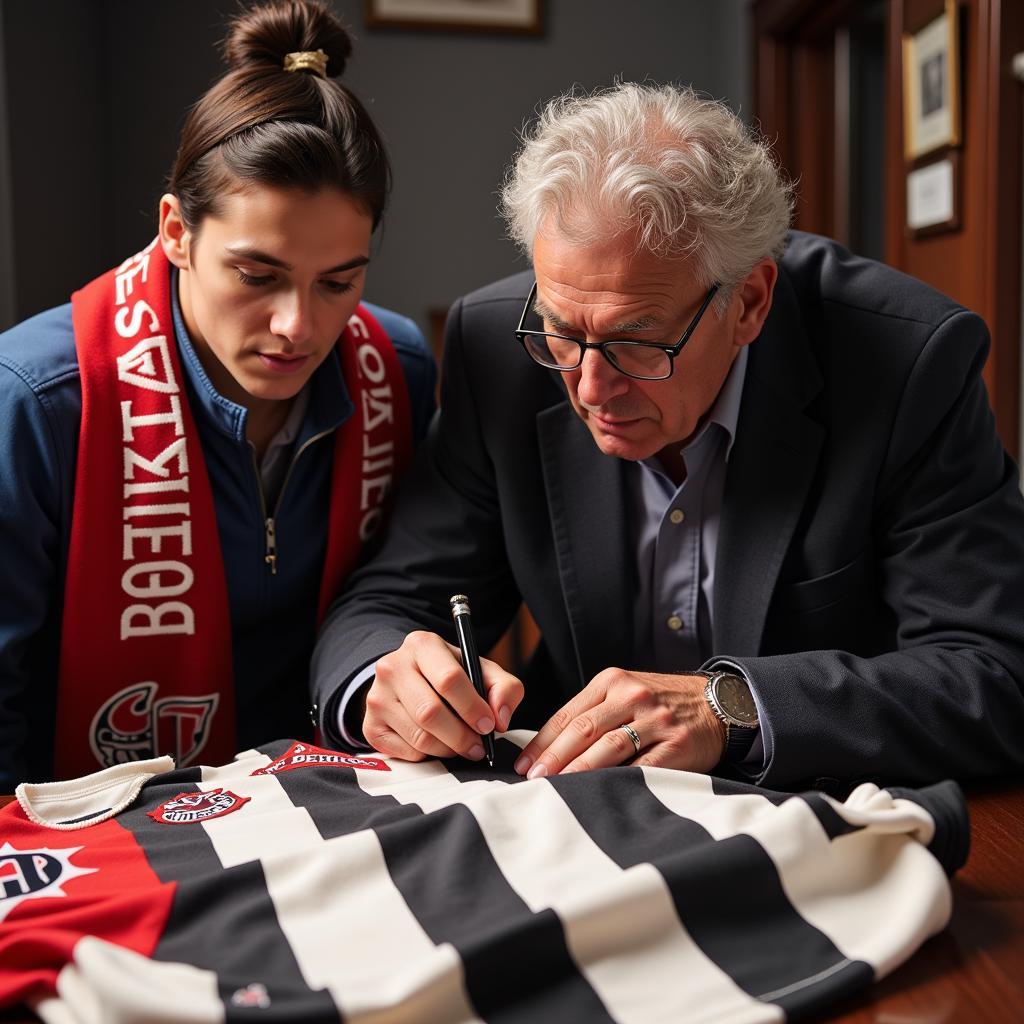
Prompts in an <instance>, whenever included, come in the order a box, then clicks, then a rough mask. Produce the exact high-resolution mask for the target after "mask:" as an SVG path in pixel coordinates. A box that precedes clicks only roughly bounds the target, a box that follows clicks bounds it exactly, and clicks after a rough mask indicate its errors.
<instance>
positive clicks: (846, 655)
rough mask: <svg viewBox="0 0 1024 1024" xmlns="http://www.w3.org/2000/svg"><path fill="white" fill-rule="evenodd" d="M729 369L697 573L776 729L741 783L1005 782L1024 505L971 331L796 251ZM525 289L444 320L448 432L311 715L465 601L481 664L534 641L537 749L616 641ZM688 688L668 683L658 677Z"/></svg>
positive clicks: (814, 252)
mask: <svg viewBox="0 0 1024 1024" xmlns="http://www.w3.org/2000/svg"><path fill="white" fill-rule="evenodd" d="M779 270H780V273H779V281H778V284H777V286H776V289H775V298H774V303H773V306H772V309H771V312H770V314H769V316H768V319H767V322H766V323H765V326H764V329H763V331H762V333H761V336H760V337H759V338H758V339H757V340H756V341H755V342H754V343H753V345H752V346H751V349H750V358H749V363H748V369H747V377H746V383H745V387H744V390H743V400H742V406H741V410H740V418H739V424H738V428H737V435H736V441H735V444H734V446H733V449H732V453H731V456H730V460H729V466H728V473H727V479H726V489H725V496H724V503H723V508H722V519H721V526H720V533H719V541H718V555H717V559H718V560H717V564H716V567H715V593H714V602H713V603H714V637H713V642H714V651H715V654H716V656H721V657H724V658H728V659H730V660H732V661H734V662H736V663H737V664H739V665H741V666H742V667H743V669H744V670H745V671H746V672H747V674H748V676H749V677H750V678H751V680H752V681H753V682H754V685H755V688H756V690H757V692H758V695H759V697H760V699H761V702H762V706H763V708H764V711H765V717H766V719H767V724H766V728H769V729H770V730H771V749H772V756H771V759H770V761H769V762H768V763H767V765H766V766H765V770H764V772H763V773H762V774H761V775H760V776H758V781H760V782H762V783H764V784H765V785H770V786H776V787H782V786H797V785H803V784H806V783H807V782H808V780H816V779H818V780H820V779H821V778H823V777H826V778H827V777H831V778H835V779H839V780H844V781H851V780H856V779H860V778H873V779H876V780H879V781H885V782H893V781H899V782H908V783H921V782H925V781H928V780H933V779H937V778H940V777H945V776H957V777H961V778H966V777H971V776H977V775H983V774H992V773H1000V772H1007V771H1011V770H1019V768H1020V767H1021V765H1022V764H1024V697H1022V686H1021V683H1022V681H1024V503H1022V500H1021V495H1020V492H1019V490H1018V481H1017V471H1016V467H1015V466H1014V465H1013V463H1012V462H1011V461H1010V459H1009V458H1008V457H1007V456H1006V454H1005V452H1004V450H1003V447H1002V445H1001V444H1000V442H999V440H998V438H997V436H996V433H995V428H994V423H993V418H992V415H991V412H990V409H989V404H988V400H987V396H986V391H985V387H984V384H983V382H982V379H981V368H982V365H983V363H984V360H985V355H986V352H987V349H988V336H987V332H986V329H985V326H984V324H983V322H982V321H981V320H980V319H979V318H978V317H977V316H975V315H974V314H972V313H969V312H967V311H966V310H964V309H963V308H961V307H959V306H957V305H956V304H955V303H953V302H952V301H951V300H949V299H947V298H945V297H944V296H942V295H940V294H938V293H936V292H935V291H933V290H931V289H930V288H928V287H926V286H925V285H923V284H921V283H920V282H918V281H915V280H913V279H911V278H909V277H906V276H905V275H902V274H899V273H897V272H895V271H893V270H891V269H890V268H887V267H885V266H882V265H881V264H878V263H874V262H871V261H868V260H864V259H860V258H858V257H854V256H851V255H850V254H849V253H848V252H846V251H845V250H844V249H842V248H841V247H839V246H838V245H836V244H835V243H833V242H831V241H828V240H826V239H822V238H818V237H815V236H812V235H805V234H800V233H794V235H793V236H792V239H791V242H790V245H789V248H788V250H787V252H786V254H785V256H784V257H783V259H782V260H781V262H780V266H779ZM531 282H532V277H531V276H530V275H529V274H521V275H518V276H516V277H512V278H509V279H507V280H505V281H501V282H499V283H497V284H494V285H491V286H490V287H487V288H484V289H482V290H480V291H477V292H474V293H473V294H471V295H469V296H467V297H466V298H464V299H462V300H460V301H459V302H457V303H456V304H455V305H454V307H453V308H452V311H451V314H450V317H449V321H448V327H447V337H446V347H445V360H444V371H443V392H442V407H441V413H440V416H439V419H438V420H436V421H435V423H434V426H433V429H432V431H431V435H430V438H429V442H428V443H427V444H426V445H425V446H424V450H423V451H422V453H421V456H420V459H419V461H418V464H417V466H416V468H415V470H414V472H413V473H411V474H410V476H409V477H408V478H407V480H406V482H405V484H404V486H403V488H402V491H401V493H400V495H399V499H398V501H397V505H396V509H395V514H394V518H393V520H392V524H391V527H390V532H389V536H388V538H387V540H386V542H385V544H384V546H383V549H382V550H381V551H380V553H379V555H378V556H377V557H376V558H375V559H374V560H373V561H372V562H371V563H370V564H369V565H367V566H366V567H364V568H363V569H362V570H361V571H359V572H358V573H357V574H356V575H355V576H353V577H352V579H351V582H350V585H349V587H348V589H347V592H346V593H345V595H344V596H343V598H342V599H341V600H340V601H339V602H338V603H337V605H336V606H335V607H334V609H333V610H332V613H331V615H330V616H329V619H328V621H327V622H326V624H325V627H324V631H323V633H322V636H321V640H320V643H319V646H318V650H317V653H316V655H315V658H314V682H313V685H314V699H315V700H316V701H317V703H318V705H319V707H320V708H321V709H326V711H327V713H326V714H324V713H323V711H322V712H321V714H322V717H323V718H324V720H325V727H326V729H327V732H328V734H329V735H333V729H332V728H331V726H330V722H331V721H332V720H333V705H334V701H332V696H333V697H335V698H336V695H337V691H338V687H339V686H340V684H341V683H342V682H343V681H344V680H345V679H346V678H348V677H349V676H350V675H351V674H352V673H354V672H355V671H357V670H358V669H359V668H360V667H362V666H363V665H365V664H368V663H369V662H370V661H372V660H374V659H376V658H377V657H379V656H380V655H382V654H384V653H386V652H387V651H389V650H393V649H395V648H396V647H398V646H399V645H400V644H401V642H402V640H403V638H404V637H405V635H406V633H407V632H409V631H410V630H413V629H428V630H432V631H435V632H439V633H442V634H443V635H445V636H447V637H448V638H449V639H452V634H451V629H450V626H451V623H450V619H449V615H448V597H449V596H450V595H451V594H453V593H459V592H464V593H468V594H469V595H470V597H471V601H472V607H473V620H474V623H475V625H476V627H477V630H478V633H479V638H478V639H479V644H480V646H481V649H486V648H487V647H488V646H489V645H490V644H491V643H492V642H493V641H494V640H496V639H497V637H498V636H499V635H500V633H501V632H502V631H503V630H504V629H505V627H506V626H507V624H508V622H509V621H510V618H511V616H512V615H513V614H514V612H515V609H516V607H517V606H518V604H519V601H520V599H522V600H525V602H526V603H527V605H528V606H529V608H530V611H531V612H532V613H533V615H534V617H535V618H536V620H537V622H538V624H539V626H540V629H541V632H542V634H543V642H542V646H541V649H540V650H539V652H538V655H537V657H536V658H535V659H534V662H533V664H532V665H531V667H530V670H529V671H528V672H527V674H526V678H525V679H524V682H525V683H526V688H527V697H526V699H525V701H524V704H523V707H522V709H521V711H520V712H519V713H517V715H516V716H515V717H514V718H513V725H517V726H526V725H532V726H534V727H536V726H539V725H540V724H541V723H542V722H543V721H544V720H545V719H546V717H547V716H548V715H550V714H551V712H553V711H554V710H556V709H557V708H558V707H560V706H561V705H562V704H563V703H564V702H565V701H566V700H568V699H569V697H570V696H572V694H574V693H575V692H577V691H578V690H579V689H580V688H581V687H582V686H583V685H585V684H586V683H587V682H588V681H589V680H590V679H591V678H592V677H593V676H594V675H595V674H597V673H598V672H599V671H600V670H601V669H604V668H607V667H609V666H619V667H623V668H637V667H643V665H644V663H645V661H646V660H647V657H646V656H645V652H644V651H643V650H637V646H636V645H635V644H634V641H633V637H632V636H631V629H632V623H633V615H632V609H631V600H632V596H633V594H634V593H635V588H636V581H635V569H634V565H633V558H634V542H633V539H632V532H631V530H630V524H629V522H628V516H629V503H628V501H627V500H626V491H625V483H624V468H625V463H623V462H621V461H620V460H617V459H615V458H612V457H609V456H605V455H602V454H601V453H600V452H599V451H598V449H597V447H596V446H595V444H594V442H593V441H592V439H591V437H590V434H589V432H588V431H587V429H586V427H585V426H584V425H583V424H582V423H581V422H580V421H579V420H578V418H577V417H576V415H575V414H574V412H573V410H572V408H571V406H570V405H569V403H568V401H567V400H566V398H565V392H564V387H563V384H562V380H561V377H560V375H559V374H557V373H556V372H554V371H547V370H544V369H542V368H540V367H538V366H536V365H534V364H533V363H532V362H531V361H530V359H529V358H528V357H527V355H526V354H525V352H523V351H521V349H520V346H519V345H518V343H517V342H516V340H515V338H514V337H513V330H514V328H515V326H516V322H517V318H518V316H519V314H520V311H521V309H522V306H523V303H524V301H525V298H526V294H527V292H528V290H529V287H530V284H531ZM696 667H698V666H685V665H681V666H679V669H680V671H685V670H687V669H692V668H696Z"/></svg>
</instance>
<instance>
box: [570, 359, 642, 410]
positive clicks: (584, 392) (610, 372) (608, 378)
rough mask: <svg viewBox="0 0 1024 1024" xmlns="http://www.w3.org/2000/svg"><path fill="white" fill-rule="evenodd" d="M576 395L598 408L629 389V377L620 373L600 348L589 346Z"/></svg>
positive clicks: (580, 369)
mask: <svg viewBox="0 0 1024 1024" xmlns="http://www.w3.org/2000/svg"><path fill="white" fill-rule="evenodd" d="M579 375H580V377H579V383H578V384H577V386H576V395H577V397H578V398H579V400H580V401H581V402H582V403H583V404H584V405H586V406H590V407H591V408H598V407H600V406H602V405H604V404H605V403H606V402H608V401H609V400H610V399H612V398H617V397H618V396H619V395H621V394H624V393H625V392H626V391H627V390H629V378H628V377H627V376H626V375H625V374H622V373H619V371H618V370H616V369H615V367H614V366H612V365H611V363H609V362H608V360H607V359H605V357H604V356H603V355H602V354H601V351H600V349H596V348H588V349H587V350H586V352H584V354H583V362H582V363H581V364H580V368H579Z"/></svg>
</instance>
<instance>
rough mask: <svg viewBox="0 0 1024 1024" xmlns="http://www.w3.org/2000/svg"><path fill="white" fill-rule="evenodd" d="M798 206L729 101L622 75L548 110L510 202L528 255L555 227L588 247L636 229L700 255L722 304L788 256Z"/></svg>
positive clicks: (515, 177)
mask: <svg viewBox="0 0 1024 1024" xmlns="http://www.w3.org/2000/svg"><path fill="white" fill-rule="evenodd" d="M792 206H793V187H792V185H791V184H789V183H788V182H787V181H785V180H784V179H783V177H782V175H781V173H780V172H779V169H778V167H777V166H776V164H775V162H774V160H773V159H772V156H771V154H770V152H769V150H768V147H767V145H765V144H764V143H763V142H762V141H760V139H758V138H757V137H756V136H755V135H754V134H753V133H752V132H751V131H750V129H748V128H747V127H746V126H745V125H744V124H743V122H742V121H740V119H739V118H738V117H737V116H736V115H735V114H734V113H733V112H732V111H731V110H730V109H729V108H728V107H727V106H725V104H723V103H719V102H718V101H716V100H711V99H705V98H703V97H701V96H698V95H697V93H695V92H694V91H693V89H690V88H683V87H680V86H675V85H662V86H657V85H647V84H645V85H638V84H636V83H632V82H622V83H617V84H616V85H614V86H612V87H611V88H608V89H604V90H599V91H597V92H595V93H592V94H580V93H578V92H575V91H573V92H570V93H568V94H566V95H564V96H559V97H557V98H556V99H554V100H551V101H550V102H549V103H548V104H547V105H546V106H545V107H544V109H543V110H542V111H541V114H540V116H539V118H538V119H537V121H536V122H535V124H534V125H533V126H532V127H531V128H530V129H527V130H526V131H525V132H524V134H523V138H522V146H521V148H520V150H519V153H518V155H517V156H516V159H515V161H514V163H513V165H512V167H511V168H510V170H509V173H508V176H507V178H506V181H505V183H504V186H503V187H502V190H501V206H500V209H501V213H502V215H503V216H504V218H505V220H506V223H507V225H508V232H509V235H510V236H511V238H512V239H513V241H515V242H516V243H517V244H518V245H519V246H520V247H521V248H522V249H523V251H524V252H525V253H526V254H527V255H529V256H532V254H533V242H534V239H535V237H536V236H537V233H538V231H541V230H543V229H545V228H546V227H547V228H552V227H553V228H554V229H555V230H557V232H558V233H559V234H560V235H562V236H564V237H566V238H568V239H570V240H572V241H575V242H578V243H580V244H586V243H589V242H593V241H596V240H597V239H598V238H602V237H603V238H607V237H609V235H611V236H612V237H614V236H616V235H618V234H624V233H627V232H634V231H635V232H636V239H637V243H638V248H639V249H645V250H648V251H650V252H653V253H655V254H657V255H660V256H664V257H666V258H688V257H692V258H694V260H695V266H696V268H697V271H698V276H699V277H700V278H702V284H703V285H704V286H705V287H710V286H711V285H712V284H715V283H717V284H719V285H720V297H719V300H720V302H721V304H722V305H724V304H725V303H727V302H728V297H729V295H730V293H731V290H732V288H733V287H735V285H736V284H738V283H739V282H740V281H742V280H743V279H744V278H745V277H746V276H747V274H748V273H749V272H750V270H751V269H752V268H753V267H754V265H755V264H756V263H757V262H758V261H759V260H761V259H763V258H764V257H765V256H771V257H772V258H776V259H777V258H778V257H779V256H781V255H782V251H783V249H784V248H785V241H786V232H787V230H788V229H789V222H790V217H791V214H792Z"/></svg>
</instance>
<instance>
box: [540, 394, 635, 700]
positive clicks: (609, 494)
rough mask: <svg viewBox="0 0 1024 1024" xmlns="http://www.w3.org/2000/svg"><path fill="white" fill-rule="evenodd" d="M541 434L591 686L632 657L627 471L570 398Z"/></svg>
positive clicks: (543, 421)
mask: <svg viewBox="0 0 1024 1024" xmlns="http://www.w3.org/2000/svg"><path fill="white" fill-rule="evenodd" d="M537 430H538V441H539V444H540V453H541V462H542V465H543V472H544V486H545V489H546V491H547V499H548V509H549V512H550V515H551V529H552V535H553V537H554V545H555V554H556V557H557V560H558V575H559V579H560V580H561V584H562V591H563V597H564V599H565V607H566V611H567V612H568V616H569V625H570V629H571V630H572V637H573V643H574V646H575V649H576V661H577V664H578V666H579V670H580V679H581V680H582V681H583V683H587V682H589V681H590V679H591V678H592V677H593V676H594V675H596V674H597V672H599V671H601V669H604V668H607V667H608V666H610V665H622V666H624V667H628V665H629V663H630V661H631V658H632V639H631V637H632V632H633V602H632V594H633V591H634V575H635V567H634V566H633V558H632V557H631V556H630V555H629V554H628V551H627V546H628V543H629V541H628V527H627V524H628V512H627V491H626V480H625V469H626V466H625V463H624V462H622V461H621V460H620V459H616V458H612V457H610V456H607V455H602V454H601V452H600V451H599V450H598V449H597V447H596V445H595V444H594V441H593V438H592V437H591V436H590V431H588V430H587V428H586V426H585V425H584V424H583V423H582V422H581V421H580V420H579V418H578V417H577V416H576V413H575V412H574V411H573V409H572V406H570V405H569V403H568V402H567V401H563V402H561V403H559V404H558V405H555V406H553V407H551V408H548V409H545V410H544V411H543V412H541V413H540V414H539V415H538V417H537Z"/></svg>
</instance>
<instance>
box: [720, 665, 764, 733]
mask: <svg viewBox="0 0 1024 1024" xmlns="http://www.w3.org/2000/svg"><path fill="white" fill-rule="evenodd" d="M715 696H716V697H717V698H718V703H719V706H720V707H721V708H722V710H723V711H724V712H725V713H726V714H727V715H729V716H730V717H731V718H734V719H735V720H736V721H737V722H739V723H740V724H741V725H746V726H755V725H757V705H756V704H755V703H754V698H753V697H752V696H751V693H750V687H749V686H747V684H746V682H744V680H742V679H740V677H739V676H733V675H722V676H719V677H718V679H717V681H716V683H715Z"/></svg>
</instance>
